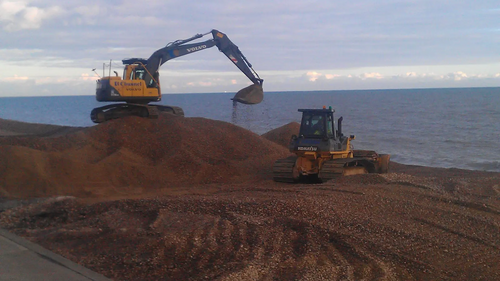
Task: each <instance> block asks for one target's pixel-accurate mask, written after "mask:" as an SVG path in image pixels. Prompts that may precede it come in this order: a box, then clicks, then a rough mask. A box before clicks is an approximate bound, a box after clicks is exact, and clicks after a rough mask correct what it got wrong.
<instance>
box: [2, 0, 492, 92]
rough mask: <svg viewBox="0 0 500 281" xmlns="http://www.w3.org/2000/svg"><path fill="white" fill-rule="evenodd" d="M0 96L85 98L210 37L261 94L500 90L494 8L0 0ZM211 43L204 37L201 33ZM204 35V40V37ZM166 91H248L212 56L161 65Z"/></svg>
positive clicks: (327, 1)
mask: <svg viewBox="0 0 500 281" xmlns="http://www.w3.org/2000/svg"><path fill="white" fill-rule="evenodd" d="M0 8H1V10H2V13H1V14H0V65H1V66H2V67H1V68H0V96H35V95H93V94H94V92H95V79H96V77H95V74H94V73H93V72H92V71H91V69H93V68H97V69H98V72H99V74H100V75H102V66H103V63H108V64H109V60H110V59H111V60H113V63H112V67H113V68H112V70H115V71H118V72H119V73H121V72H122V66H121V59H123V58H130V57H144V58H147V57H149V55H151V54H152V53H153V52H154V51H155V50H157V49H159V48H162V47H163V46H165V45H166V44H167V43H168V42H171V41H174V40H177V39H185V38H188V37H191V36H192V35H194V34H196V33H205V32H208V31H210V30H211V29H218V30H220V31H222V32H224V33H226V34H227V35H228V37H229V38H230V39H231V40H232V41H233V42H234V43H235V44H236V45H238V46H239V48H240V50H241V51H242V52H243V54H244V55H245V56H246V57H247V58H248V60H249V61H250V62H251V63H252V64H253V67H254V69H255V70H256V71H257V72H258V73H259V75H260V76H261V78H263V79H264V80H265V81H264V90H266V91H308V90H341V89H394V88H434V87H492V86H500V52H499V51H498V49H499V46H500V20H499V18H500V3H499V2H498V1H481V0H479V1H439V0H432V1H427V0H410V1H389V0H379V1H368V0H361V1H337V0H323V1H296V0H288V1H269V0H267V1H261V0H254V1H246V2H245V3H243V2H241V1H234V0H231V1H225V0H213V1H203V2H202V1H189V0H183V1H176V0H175V1H168V0H167V1H154V0H143V1H128V0H126V1H113V0H111V1H110V0H108V1H98V0H86V1H80V0H74V1H65V2H63V1H54V0H47V1H37V0H34V1H29V0H25V1H14V0H0ZM209 36H210V35H209ZM209 38H210V37H204V39H209ZM160 74H161V84H162V90H163V92H164V93H165V94H166V93H203V92H224V91H227V92H235V91H237V90H239V89H240V88H243V87H245V86H246V85H248V84H249V83H250V82H249V80H248V79H247V78H246V77H245V76H244V75H243V74H242V73H240V72H239V71H238V70H237V69H236V68H235V67H234V65H233V64H232V63H231V62H230V61H229V60H228V59H227V58H226V57H225V56H224V55H223V54H222V53H220V52H219V51H218V50H217V49H216V48H212V49H208V50H204V51H201V52H197V53H195V54H192V55H189V56H184V57H181V58H178V59H175V60H171V61H169V62H167V63H166V64H164V65H163V67H162V68H161V70H160Z"/></svg>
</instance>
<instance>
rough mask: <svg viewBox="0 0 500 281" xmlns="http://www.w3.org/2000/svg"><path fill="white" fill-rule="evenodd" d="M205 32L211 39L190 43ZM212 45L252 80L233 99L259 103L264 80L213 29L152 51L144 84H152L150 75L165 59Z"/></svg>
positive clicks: (230, 42) (234, 48) (235, 48)
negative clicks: (250, 83) (210, 35)
mask: <svg viewBox="0 0 500 281" xmlns="http://www.w3.org/2000/svg"><path fill="white" fill-rule="evenodd" d="M207 34H212V36H213V39H210V40H207V41H203V42H198V43H191V44H187V43H188V42H191V41H193V40H196V39H199V38H201V37H203V36H205V35H207ZM213 46H217V48H218V49H219V51H221V52H222V53H224V55H226V57H227V58H228V59H229V60H230V61H231V62H232V63H233V64H234V65H236V67H238V69H239V70H240V71H241V72H243V74H245V76H246V77H248V79H250V81H252V82H253V85H250V86H249V87H246V88H244V89H242V90H240V91H239V92H238V93H236V95H235V96H234V98H233V100H234V101H237V102H241V103H245V104H256V103H260V102H261V101H262V99H263V98H264V92H263V89H262V83H263V82H264V80H262V79H260V77H259V75H258V74H257V72H255V70H254V69H253V68H252V65H251V64H250V62H249V61H248V60H247V58H246V57H245V56H244V55H243V53H241V51H240V49H239V48H238V46H236V45H235V44H234V43H233V42H232V41H231V40H229V38H228V37H227V35H226V34H224V33H222V32H220V31H218V30H215V29H213V30H212V31H211V32H208V33H205V34H196V35H195V36H193V37H191V38H188V39H185V40H178V41H174V42H171V43H169V44H167V46H165V47H164V48H161V49H159V50H157V51H156V52H154V53H153V54H152V55H151V56H150V57H149V58H148V60H147V63H146V69H147V72H146V76H145V78H144V80H145V81H146V85H153V84H154V80H153V77H151V75H154V74H155V73H156V72H157V71H158V69H159V68H160V67H161V66H162V65H163V64H164V63H166V62H167V61H169V60H171V59H174V58H178V57H181V56H185V55H188V54H191V53H194V52H198V51H201V50H205V49H209V48H212V47H213Z"/></svg>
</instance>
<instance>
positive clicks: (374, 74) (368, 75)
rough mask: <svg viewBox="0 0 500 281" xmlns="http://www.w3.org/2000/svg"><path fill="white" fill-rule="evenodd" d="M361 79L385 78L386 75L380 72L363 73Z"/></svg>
mask: <svg viewBox="0 0 500 281" xmlns="http://www.w3.org/2000/svg"><path fill="white" fill-rule="evenodd" d="M359 77H360V78H361V79H383V78H384V76H382V74H380V73H378V72H370V73H362V74H361V75H359Z"/></svg>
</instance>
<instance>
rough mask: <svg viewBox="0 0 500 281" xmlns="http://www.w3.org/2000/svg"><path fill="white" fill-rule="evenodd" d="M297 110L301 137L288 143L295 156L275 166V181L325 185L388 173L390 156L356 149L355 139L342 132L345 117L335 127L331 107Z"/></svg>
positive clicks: (294, 138) (293, 137)
mask: <svg viewBox="0 0 500 281" xmlns="http://www.w3.org/2000/svg"><path fill="white" fill-rule="evenodd" d="M298 111H299V112H302V121H301V124H300V130H299V135H298V136H297V135H293V136H292V137H291V140H290V144H289V150H290V152H292V153H293V154H295V155H294V156H290V157H288V158H284V159H279V160H277V161H276V162H275V163H274V165H273V179H274V181H277V182H299V181H306V182H326V181H329V180H331V179H334V178H336V177H338V176H342V175H344V176H347V175H356V174H365V173H387V172H388V170H389V162H390V155H389V154H378V153H376V152H375V151H370V150H354V149H353V146H352V144H351V141H353V140H354V139H355V136H354V135H350V136H348V137H347V136H344V134H343V133H342V121H343V117H340V118H339V119H338V120H337V125H336V126H335V119H334V114H333V113H334V112H335V110H333V109H332V107H329V108H326V106H324V107H323V108H322V109H299V110H298Z"/></svg>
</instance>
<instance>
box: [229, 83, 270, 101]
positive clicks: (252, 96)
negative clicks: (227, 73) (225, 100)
mask: <svg viewBox="0 0 500 281" xmlns="http://www.w3.org/2000/svg"><path fill="white" fill-rule="evenodd" d="M263 99H264V90H263V89H262V86H261V85H259V84H253V85H250V86H248V87H245V88H243V89H241V90H239V91H238V92H237V93H236V95H234V97H233V98H232V100H233V101H237V102H241V103H244V104H257V103H260V102H261V101H262V100H263Z"/></svg>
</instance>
